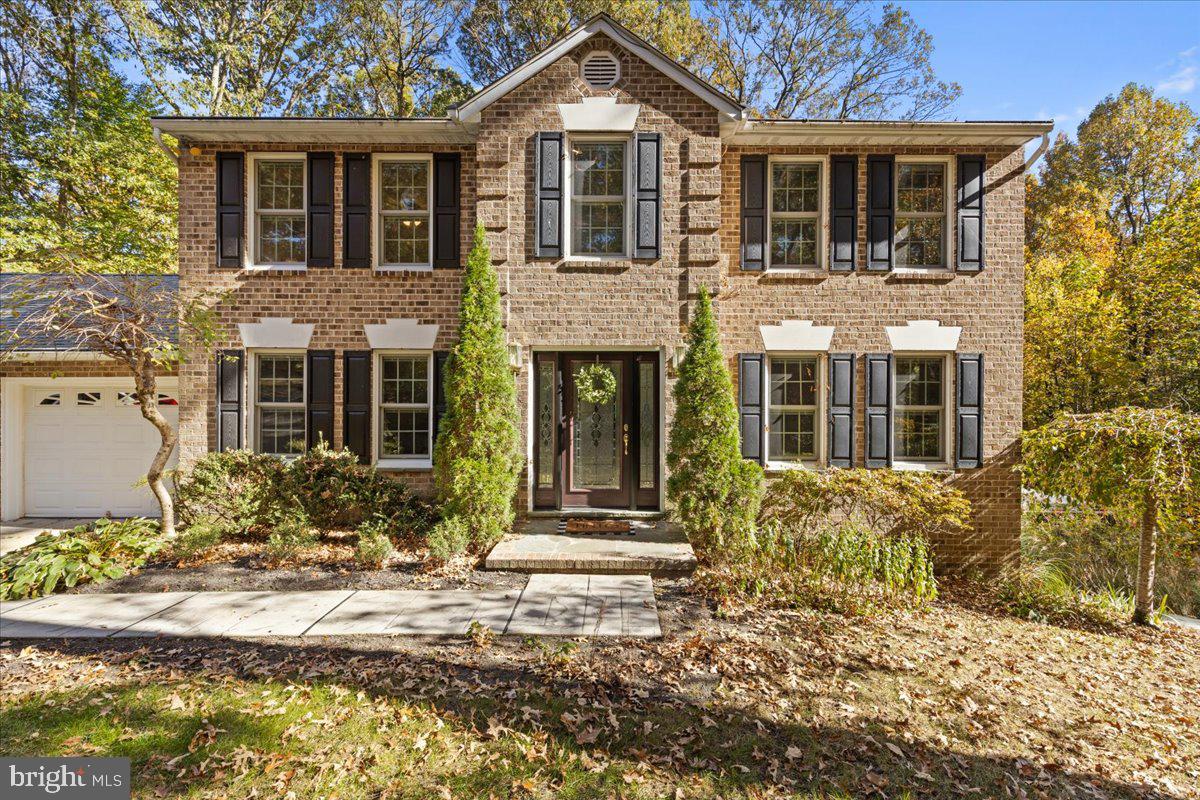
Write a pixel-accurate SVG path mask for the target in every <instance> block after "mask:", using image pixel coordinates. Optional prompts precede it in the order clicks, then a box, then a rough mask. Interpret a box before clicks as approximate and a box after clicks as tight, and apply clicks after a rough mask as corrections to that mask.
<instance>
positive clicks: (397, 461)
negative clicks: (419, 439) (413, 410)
mask: <svg viewBox="0 0 1200 800" xmlns="http://www.w3.org/2000/svg"><path fill="white" fill-rule="evenodd" d="M385 356H410V357H411V356H425V357H426V358H427V359H428V362H427V363H428V366H427V370H428V371H427V372H426V375H428V380H429V387H428V393H427V398H426V399H427V403H426V405H427V406H428V409H429V455H427V456H387V457H386V458H384V457H382V456H380V454H379V451H380V447H381V446H382V444H383V437H382V435H381V433H382V430H381V428H380V421H381V420H382V418H383V414H382V413H381V412H382V409H383V363H382V362H383V359H384V357H385ZM371 362H372V363H371V460H372V463H374V464H375V466H376V467H378V468H379V469H395V470H431V469H433V394H434V391H435V386H434V381H435V376H434V374H433V369H434V364H433V351H432V350H376V351H374V352H373V353H372V358H371Z"/></svg>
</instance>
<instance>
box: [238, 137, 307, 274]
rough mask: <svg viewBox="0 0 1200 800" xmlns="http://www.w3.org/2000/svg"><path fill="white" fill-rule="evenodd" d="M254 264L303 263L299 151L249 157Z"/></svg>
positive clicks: (302, 163) (301, 158)
mask: <svg viewBox="0 0 1200 800" xmlns="http://www.w3.org/2000/svg"><path fill="white" fill-rule="evenodd" d="M251 163H252V164H253V172H252V174H253V177H254V180H253V183H252V187H253V196H254V200H253V207H254V263H255V264H257V265H260V266H303V265H304V263H305V249H304V248H305V205H304V202H305V186H304V181H305V175H304V173H305V159H304V156H303V154H301V155H298V156H288V155H280V156H276V155H262V156H255V157H253V159H252V162H251Z"/></svg>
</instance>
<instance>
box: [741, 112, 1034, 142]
mask: <svg viewBox="0 0 1200 800" xmlns="http://www.w3.org/2000/svg"><path fill="white" fill-rule="evenodd" d="M1053 129H1054V123H1053V122H1043V121H1032V122H883V121H857V120H843V121H838V120H800V119H798V120H750V121H747V122H745V123H743V124H742V125H739V126H736V127H735V128H728V127H727V129H726V130H723V131H722V134H723V138H724V139H726V140H727V141H730V142H732V143H734V144H745V145H773V144H779V145H786V144H794V145H808V144H812V145H822V144H837V145H904V144H920V145H948V146H949V145H954V146H961V145H978V146H986V145H1011V146H1020V145H1023V144H1025V143H1026V142H1030V141H1033V140H1034V139H1036V138H1038V137H1039V136H1042V135H1044V134H1047V133H1049V132H1050V131H1051V130H1053Z"/></svg>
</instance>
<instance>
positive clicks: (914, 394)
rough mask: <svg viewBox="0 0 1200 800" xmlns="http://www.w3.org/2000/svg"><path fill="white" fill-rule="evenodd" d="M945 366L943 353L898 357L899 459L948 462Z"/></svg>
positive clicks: (895, 449) (897, 448) (896, 431)
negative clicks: (940, 354) (946, 459)
mask: <svg viewBox="0 0 1200 800" xmlns="http://www.w3.org/2000/svg"><path fill="white" fill-rule="evenodd" d="M945 366H946V359H945V358H944V357H943V356H920V357H906V356H897V357H896V401H895V408H894V413H895V423H894V429H895V442H894V445H895V446H894V453H895V458H896V460H897V461H917V462H941V461H945V452H946V450H945V448H946V383H945V378H946V376H945Z"/></svg>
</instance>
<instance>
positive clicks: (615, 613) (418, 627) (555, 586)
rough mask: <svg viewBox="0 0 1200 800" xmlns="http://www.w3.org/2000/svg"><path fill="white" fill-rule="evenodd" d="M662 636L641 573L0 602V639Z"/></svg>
mask: <svg viewBox="0 0 1200 800" xmlns="http://www.w3.org/2000/svg"><path fill="white" fill-rule="evenodd" d="M475 622H478V623H479V624H480V625H486V626H487V627H488V628H490V629H491V630H493V631H495V632H496V633H500V634H505V633H507V634H519V635H539V636H637V637H646V638H653V637H657V636H661V635H662V631H661V628H660V627H659V622H658V609H657V606H656V605H655V602H654V586H653V583H652V582H651V580H650V576H648V575H531V576H530V578H529V583H528V584H527V585H526V586H525V588H524V589H521V590H517V589H508V590H499V591H473V592H465V591H454V590H425V591H417V590H408V591H385V590H358V591H354V590H343V591H310V592H161V593H153V594H151V593H144V594H69V595H52V596H50V597H43V598H38V599H36V600H19V601H14V602H5V603H0V639H9V638H12V639H17V638H22V639H28V638H60V637H86V638H101V637H108V636H117V637H126V636H143V637H144V636H229V637H256V636H346V635H383V636H388V635H397V634H433V635H457V636H461V635H463V634H465V633H467V631H468V630H469V628H470V627H471V624H472V623H475Z"/></svg>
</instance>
